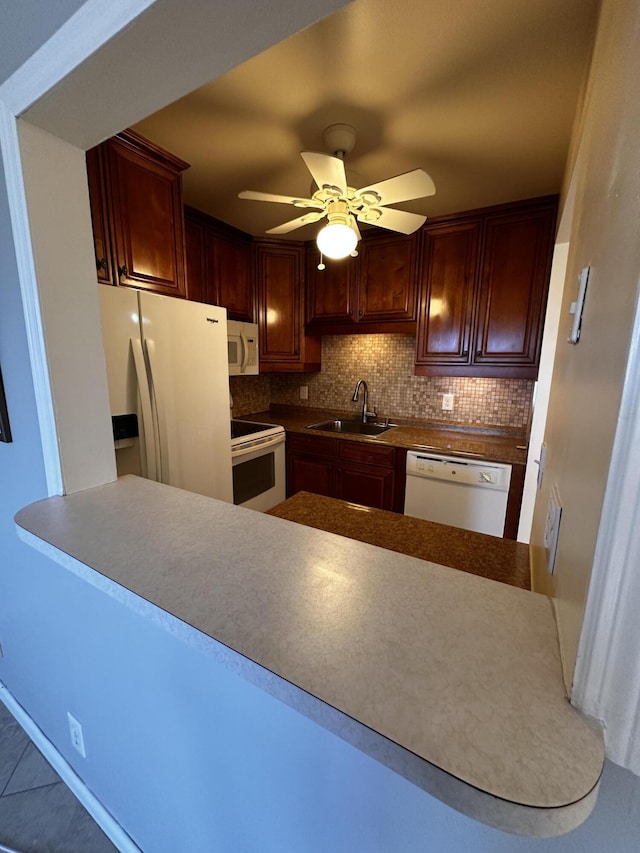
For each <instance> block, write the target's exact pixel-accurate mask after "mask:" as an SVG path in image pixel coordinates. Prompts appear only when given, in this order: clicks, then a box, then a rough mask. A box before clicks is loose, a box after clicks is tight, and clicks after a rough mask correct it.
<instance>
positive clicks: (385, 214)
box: [358, 207, 427, 234]
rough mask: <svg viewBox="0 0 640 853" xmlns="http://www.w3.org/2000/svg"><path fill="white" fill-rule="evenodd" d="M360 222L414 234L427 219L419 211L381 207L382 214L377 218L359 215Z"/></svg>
mask: <svg viewBox="0 0 640 853" xmlns="http://www.w3.org/2000/svg"><path fill="white" fill-rule="evenodd" d="M358 219H359V220H360V222H366V224H367V225H377V226H378V227H379V228H388V229H389V230H390V231H399V232H400V233H401V234H413V232H414V231H417V230H418V228H420V226H421V225H424V223H425V222H426V221H427V217H426V216H421V215H420V214H418V213H408V212H407V211H406V210H392V209H391V208H388V207H382V208H380V216H379V217H378V218H377V219H375V220H374V219H373V218H372V219H366V218H365V217H364V216H358Z"/></svg>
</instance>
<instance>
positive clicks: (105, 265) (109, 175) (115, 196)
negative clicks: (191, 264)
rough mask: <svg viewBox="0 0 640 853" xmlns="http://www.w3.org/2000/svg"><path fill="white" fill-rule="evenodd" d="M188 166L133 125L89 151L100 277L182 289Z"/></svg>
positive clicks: (171, 291)
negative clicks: (184, 192)
mask: <svg viewBox="0 0 640 853" xmlns="http://www.w3.org/2000/svg"><path fill="white" fill-rule="evenodd" d="M187 167H188V163H185V162H184V161H182V160H180V159H179V158H177V157H174V156H173V155H172V154H169V153H168V152H166V151H163V150H162V149H161V148H158V146H156V145H154V144H153V143H151V142H149V141H148V140H146V139H144V138H143V137H141V136H139V135H138V134H137V133H135V132H133V131H131V130H127V131H123V132H122V133H120V134H118V135H117V136H115V137H112V138H111V139H109V140H107V141H106V142H104V143H103V144H102V145H100V146H98V149H97V150H96V149H93V150H92V151H90V152H88V156H87V169H88V179H89V191H90V196H91V199H90V200H91V212H92V218H93V230H94V241H95V248H96V265H97V266H98V280H99V281H102V282H103V283H105V284H106V283H108V284H114V285H124V286H128V287H136V288H142V289H144V290H151V291H154V292H156V293H163V294H166V295H171V296H181V297H183V296H184V295H185V259H184V234H183V213H182V208H183V205H182V175H181V173H182V171H183V170H184V169H186V168H187Z"/></svg>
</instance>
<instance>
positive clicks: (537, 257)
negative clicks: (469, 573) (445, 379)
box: [415, 196, 557, 379]
mask: <svg viewBox="0 0 640 853" xmlns="http://www.w3.org/2000/svg"><path fill="white" fill-rule="evenodd" d="M556 211H557V199H556V197H555V196H554V197H546V198H543V199H536V200H534V201H531V202H524V203H517V204H510V205H502V206H500V207H499V208H488V209H487V210H485V211H480V212H477V213H476V215H475V216H473V217H472V216H469V215H460V216H457V217H446V218H445V219H444V220H443V221H441V222H431V223H430V224H429V226H428V227H426V228H425V229H423V232H422V263H421V275H420V278H421V283H420V308H419V312H418V328H417V335H416V366H415V373H416V374H417V375H419V376H438V375H440V376H443V375H444V376H487V377H503V378H506V377H512V378H521V379H535V378H536V376H537V374H538V364H539V359H540V347H541V344H542V331H543V325H544V311H545V307H546V298H547V290H548V285H549V276H550V272H551V257H552V253H553V240H554V233H555V220H556Z"/></svg>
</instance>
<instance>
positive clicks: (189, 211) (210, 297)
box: [184, 207, 255, 323]
mask: <svg viewBox="0 0 640 853" xmlns="http://www.w3.org/2000/svg"><path fill="white" fill-rule="evenodd" d="M184 225H185V252H186V259H187V298H188V299H192V300H195V301H196V302H209V303H210V304H212V305H221V306H222V307H223V308H226V309H227V313H228V316H229V318H230V319H231V320H243V321H245V322H248V323H252V322H253V321H254V317H255V306H254V301H255V300H254V288H253V282H252V277H251V245H252V240H251V237H250V236H249V235H248V234H244V233H243V232H242V231H238V230H236V229H235V228H231V227H230V226H227V225H224V224H222V223H221V222H218V221H217V220H216V219H213V217H210V216H207V215H206V214H204V213H201V212H200V211H198V210H195V209H193V208H190V207H185V212H184Z"/></svg>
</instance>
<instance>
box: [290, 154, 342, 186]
mask: <svg viewBox="0 0 640 853" xmlns="http://www.w3.org/2000/svg"><path fill="white" fill-rule="evenodd" d="M300 156H301V157H302V159H303V160H304V162H305V163H306V165H307V169H308V170H309V171H310V172H311V174H312V175H313V180H314V181H315V182H316V184H317V185H318V188H319V189H322V188H323V187H325V186H329V187H338V189H339V190H340V193H341V194H342V195H344V194H345V193H346V191H347V176H346V175H345V172H344V163H343V162H342V160H341V159H340V158H339V157H332V156H331V155H330V154H321V153H319V152H317V151H302V152H301V153H300Z"/></svg>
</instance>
